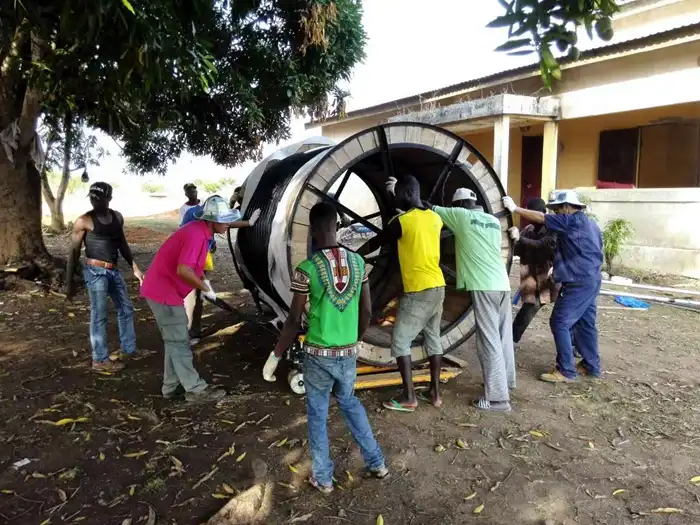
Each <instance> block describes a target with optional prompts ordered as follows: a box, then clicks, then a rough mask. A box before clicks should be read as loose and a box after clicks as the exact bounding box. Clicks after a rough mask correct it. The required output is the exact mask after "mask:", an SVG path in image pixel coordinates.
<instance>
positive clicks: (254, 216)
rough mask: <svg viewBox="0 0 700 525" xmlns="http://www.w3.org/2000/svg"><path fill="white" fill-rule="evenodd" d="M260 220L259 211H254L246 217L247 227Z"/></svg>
mask: <svg viewBox="0 0 700 525" xmlns="http://www.w3.org/2000/svg"><path fill="white" fill-rule="evenodd" d="M259 218H260V209H259V208H258V209H257V210H254V211H253V213H251V214H250V217H248V226H253V225H254V224H255V223H256V222H257V220H258V219H259Z"/></svg>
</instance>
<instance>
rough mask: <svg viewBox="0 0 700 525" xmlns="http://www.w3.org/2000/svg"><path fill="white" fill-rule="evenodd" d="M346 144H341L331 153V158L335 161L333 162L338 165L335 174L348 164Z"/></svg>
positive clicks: (348, 156) (348, 157)
mask: <svg viewBox="0 0 700 525" xmlns="http://www.w3.org/2000/svg"><path fill="white" fill-rule="evenodd" d="M345 148H347V144H346V145H345V146H343V147H342V148H338V149H336V150H335V151H334V152H333V154H332V155H331V158H332V159H333V160H334V161H335V163H336V164H337V165H338V168H339V169H337V170H336V175H339V174H340V172H341V171H344V170H345V167H346V166H347V165H348V164H350V159H351V158H352V157H350V155H348V152H347V150H346V149H345ZM333 180H334V179H330V180H329V182H332V181H333Z"/></svg>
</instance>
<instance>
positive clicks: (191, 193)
mask: <svg viewBox="0 0 700 525" xmlns="http://www.w3.org/2000/svg"><path fill="white" fill-rule="evenodd" d="M183 190H185V197H187V201H186V202H185V204H183V205H182V206H180V212H179V213H180V224H181V225H182V221H183V219H184V218H185V214H186V213H187V210H189V209H191V208H194V207H195V206H198V205H199V198H198V197H197V186H195V185H194V184H192V183H191V182H188V183H187V184H185V186H184V187H183Z"/></svg>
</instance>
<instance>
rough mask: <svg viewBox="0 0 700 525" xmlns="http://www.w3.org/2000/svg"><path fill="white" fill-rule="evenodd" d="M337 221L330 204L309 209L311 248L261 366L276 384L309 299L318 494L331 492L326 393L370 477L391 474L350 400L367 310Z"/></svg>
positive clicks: (308, 359)
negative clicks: (279, 330)
mask: <svg viewBox="0 0 700 525" xmlns="http://www.w3.org/2000/svg"><path fill="white" fill-rule="evenodd" d="M337 220H338V214H337V212H336V210H335V208H334V207H333V206H331V205H330V204H328V203H319V204H316V205H315V206H314V207H313V208H311V211H310V213H309V224H310V230H311V237H312V238H313V239H314V241H315V243H316V246H317V250H316V251H315V252H314V253H313V254H312V255H311V257H310V258H309V259H306V260H304V261H302V262H301V263H300V264H299V266H298V267H297V268H296V270H295V272H294V276H293V278H292V286H291V290H292V292H293V293H294V297H293V299H292V304H291V307H290V311H289V316H288V317H287V320H286V322H285V323H284V327H283V328H282V333H281V334H280V337H279V340H278V341H277V344H276V345H275V349H274V350H273V351H272V352H271V353H270V356H269V357H268V359H267V362H266V363H265V366H264V368H263V377H264V378H265V380H266V381H275V376H274V373H275V370H276V368H277V364H278V363H279V361H280V359H281V358H282V355H283V353H284V352H285V350H286V349H287V348H289V347H290V346H291V345H292V344H293V343H294V340H295V339H296V337H297V335H298V331H299V328H300V326H301V318H302V314H303V313H304V307H305V305H306V302H307V300H308V302H309V313H308V330H307V332H306V337H305V339H304V350H305V352H306V355H305V356H304V386H305V388H306V410H307V414H308V427H309V444H310V448H311V470H312V476H311V479H310V481H309V482H310V483H311V485H312V486H313V487H315V488H316V489H318V490H319V491H321V492H323V493H329V492H332V491H333V462H332V461H331V458H330V451H329V444H328V406H329V403H330V396H331V393H333V396H334V397H335V399H336V401H337V403H338V406H339V407H340V410H341V412H342V413H343V417H344V419H345V422H346V424H347V426H348V428H349V429H350V432H351V433H352V436H353V438H354V439H355V441H356V442H357V444H358V445H359V446H360V451H361V452H362V457H363V458H364V460H365V465H366V467H367V471H368V473H369V474H370V475H372V476H374V477H377V478H384V477H386V476H387V475H388V474H389V471H388V469H387V468H386V466H385V464H384V456H383V454H382V451H381V449H380V448H379V444H378V443H377V441H376V439H375V438H374V434H373V433H372V428H371V426H370V424H369V420H368V419H367V413H366V411H365V409H364V407H363V406H362V403H360V400H359V399H358V398H357V396H355V377H356V374H357V362H356V354H357V343H358V341H360V340H361V339H362V336H363V335H364V333H365V330H367V327H368V326H369V320H370V314H371V310H372V301H371V298H370V291H369V282H368V279H367V275H366V272H365V262H364V260H363V259H362V257H361V256H359V255H357V254H356V253H353V252H351V251H348V250H346V249H345V248H341V247H339V246H338V241H337V239H336V235H337V225H336V221H337Z"/></svg>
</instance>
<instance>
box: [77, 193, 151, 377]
mask: <svg viewBox="0 0 700 525" xmlns="http://www.w3.org/2000/svg"><path fill="white" fill-rule="evenodd" d="M88 197H89V198H90V204H91V205H92V210H91V211H89V212H87V213H86V214H84V215H81V216H80V217H78V219H77V220H76V221H75V223H74V224H73V233H72V234H71V249H70V252H69V254H68V267H67V269H66V282H67V285H66V297H67V298H68V299H72V298H73V296H74V294H75V283H74V282H73V273H74V272H75V266H76V264H77V263H78V260H79V259H80V250H81V248H82V245H83V242H84V243H85V266H84V267H83V277H84V279H85V284H86V286H87V290H88V295H89V297H90V344H91V346H92V369H93V370H95V371H97V372H118V371H119V370H122V369H123V368H124V365H123V364H122V363H120V362H117V361H110V359H109V351H108V347H107V312H108V310H107V298H108V297H109V298H111V299H112V302H113V303H114V308H115V309H116V310H117V321H118V324H119V339H120V340H121V350H120V355H121V357H123V358H129V357H137V356H143V355H145V354H146V352H143V351H139V350H138V349H137V348H136V332H135V331H134V307H133V305H132V303H131V299H130V298H129V293H128V291H127V289H126V283H125V282H124V278H123V277H122V275H121V273H119V268H118V262H119V254H120V253H121V255H122V257H124V260H125V261H126V262H127V264H128V265H129V266H130V267H131V269H132V271H133V272H134V277H136V278H137V279H138V280H139V282H142V281H143V274H142V273H141V270H140V269H139V267H138V265H137V264H136V263H135V262H134V256H133V255H132V253H131V248H130V247H129V243H128V242H127V240H126V236H125V235H124V217H123V216H122V214H121V213H119V212H118V211H115V210H112V209H111V208H110V207H109V203H110V201H111V200H112V186H111V185H109V184H107V183H106V182H96V183H94V184H93V185H92V186H90V191H89V193H88Z"/></svg>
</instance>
